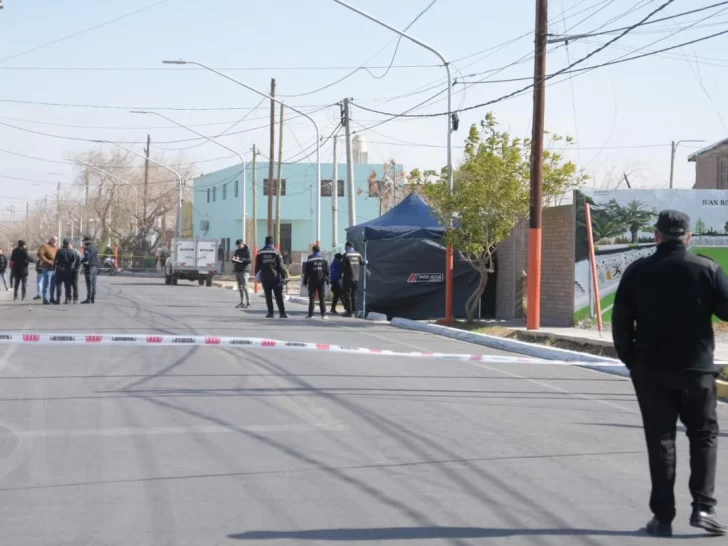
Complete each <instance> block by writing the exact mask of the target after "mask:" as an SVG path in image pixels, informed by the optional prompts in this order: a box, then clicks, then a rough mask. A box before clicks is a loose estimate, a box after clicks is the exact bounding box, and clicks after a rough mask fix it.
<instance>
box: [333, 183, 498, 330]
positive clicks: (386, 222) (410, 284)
mask: <svg viewBox="0 0 728 546" xmlns="http://www.w3.org/2000/svg"><path fill="white" fill-rule="evenodd" d="M346 232H347V239H348V240H349V241H351V243H352V244H353V245H354V247H355V248H356V250H357V251H358V252H360V253H361V254H362V256H364V260H365V267H364V268H363V271H364V272H363V273H362V278H361V279H360V280H359V292H358V294H357V307H358V308H359V309H358V310H359V311H361V310H362V308H365V309H366V311H367V312H376V313H382V314H385V315H387V317H388V318H390V319H391V318H392V317H402V318H409V319H415V320H422V319H434V318H441V317H442V316H444V314H445V250H446V249H445V246H444V244H443V241H442V237H443V235H444V233H445V228H444V226H443V225H442V224H441V223H440V222H439V220H438V219H437V218H436V217H435V215H434V213H433V211H432V210H430V207H429V205H428V204H427V203H426V202H425V201H424V200H423V199H422V198H421V197H420V196H419V195H417V194H415V193H411V194H409V195H408V196H407V197H406V198H405V199H404V200H403V201H402V202H401V203H399V204H398V205H397V206H396V207H394V208H392V209H391V210H390V211H388V212H387V213H386V214H383V215H382V216H380V217H379V218H375V219H374V220H370V221H369V222H365V223H363V224H359V225H357V226H353V227H350V228H347V230H346ZM493 277H495V276H493ZM477 285H478V273H477V272H476V271H475V270H474V269H473V268H472V267H471V266H470V265H469V264H468V263H466V262H465V261H464V260H463V259H462V258H460V257H459V253H458V252H455V271H454V286H455V294H454V313H455V316H456V317H464V316H465V302H466V301H467V299H468V297H469V296H470V295H471V294H472V293H473V291H474V290H475V289H476V287H477Z"/></svg>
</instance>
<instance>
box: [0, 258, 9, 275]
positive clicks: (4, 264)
mask: <svg viewBox="0 0 728 546" xmlns="http://www.w3.org/2000/svg"><path fill="white" fill-rule="evenodd" d="M7 268H8V257H7V256H6V255H5V254H0V271H2V272H3V273H4V272H5V270H6V269H7Z"/></svg>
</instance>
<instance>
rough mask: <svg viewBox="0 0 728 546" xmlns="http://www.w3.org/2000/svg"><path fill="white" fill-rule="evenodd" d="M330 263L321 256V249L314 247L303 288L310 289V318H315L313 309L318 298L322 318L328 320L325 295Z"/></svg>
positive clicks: (307, 265) (308, 262)
mask: <svg viewBox="0 0 728 546" xmlns="http://www.w3.org/2000/svg"><path fill="white" fill-rule="evenodd" d="M329 282H330V279H329V262H327V261H326V258H324V257H323V256H321V248H320V247H319V246H318V245H314V247H313V254H311V255H310V256H309V257H308V260H307V261H306V267H305V268H304V271H303V286H307V287H308V317H307V318H313V309H314V306H315V302H316V297H317V296H318V301H319V309H320V311H321V318H322V319H325V318H326V302H325V301H324V293H325V291H326V285H327V284H329Z"/></svg>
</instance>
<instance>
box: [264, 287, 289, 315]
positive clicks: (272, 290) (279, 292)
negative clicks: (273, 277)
mask: <svg viewBox="0 0 728 546" xmlns="http://www.w3.org/2000/svg"><path fill="white" fill-rule="evenodd" d="M262 284H263V292H264V293H265V304H266V305H267V306H268V314H269V315H272V314H273V296H274V295H275V298H276V305H278V311H279V312H280V314H281V315H282V314H284V313H285V312H286V307H285V305H284V303H283V285H282V284H281V283H280V282H278V281H263V283H262Z"/></svg>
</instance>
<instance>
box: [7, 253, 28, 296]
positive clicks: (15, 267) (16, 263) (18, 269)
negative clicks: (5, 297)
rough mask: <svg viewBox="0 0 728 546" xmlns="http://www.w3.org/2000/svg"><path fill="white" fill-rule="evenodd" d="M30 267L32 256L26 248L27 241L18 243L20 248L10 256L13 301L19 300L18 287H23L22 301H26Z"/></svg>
mask: <svg viewBox="0 0 728 546" xmlns="http://www.w3.org/2000/svg"><path fill="white" fill-rule="evenodd" d="M28 265H30V256H28V249H26V248H25V241H23V240H22V239H21V240H19V241H18V246H16V247H15V248H14V249H13V252H12V253H11V254H10V281H11V283H12V285H13V300H17V299H18V286H21V299H25V290H26V286H27V284H28Z"/></svg>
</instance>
